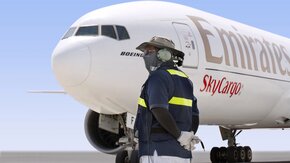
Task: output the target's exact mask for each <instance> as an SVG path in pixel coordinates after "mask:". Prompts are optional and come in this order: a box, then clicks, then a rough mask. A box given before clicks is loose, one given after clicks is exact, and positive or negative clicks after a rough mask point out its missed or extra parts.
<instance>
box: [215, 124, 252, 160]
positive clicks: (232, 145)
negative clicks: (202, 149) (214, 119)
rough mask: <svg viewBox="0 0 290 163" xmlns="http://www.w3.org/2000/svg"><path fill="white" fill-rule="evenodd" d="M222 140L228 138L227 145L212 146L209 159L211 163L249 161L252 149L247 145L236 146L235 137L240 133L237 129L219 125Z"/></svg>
mask: <svg viewBox="0 0 290 163" xmlns="http://www.w3.org/2000/svg"><path fill="white" fill-rule="evenodd" d="M220 131H221V135H222V138H223V140H228V147H227V148H226V147H220V148H218V147H214V148H212V150H211V152H210V160H211V162H212V163H220V162H231V163H234V162H251V161H252V150H251V148H250V147H249V146H245V147H242V146H237V143H236V137H237V136H238V135H239V134H240V133H241V131H242V130H241V131H239V132H238V133H237V134H236V132H237V130H233V129H226V128H223V127H220Z"/></svg>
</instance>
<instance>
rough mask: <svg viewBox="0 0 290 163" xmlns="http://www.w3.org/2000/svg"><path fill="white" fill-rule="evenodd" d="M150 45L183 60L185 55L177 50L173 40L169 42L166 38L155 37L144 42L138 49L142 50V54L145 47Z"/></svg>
mask: <svg viewBox="0 0 290 163" xmlns="http://www.w3.org/2000/svg"><path fill="white" fill-rule="evenodd" d="M148 45H152V46H155V47H157V48H159V49H162V48H166V49H168V50H170V51H171V52H172V54H173V55H175V56H178V57H181V58H183V57H184V53H183V52H182V51H179V50H177V49H175V44H174V43H173V41H172V40H169V39H167V38H164V37H159V36H154V37H152V39H151V40H150V41H149V42H143V43H142V44H140V45H139V46H138V47H137V48H136V49H138V50H141V51H142V52H143V51H144V50H145V47H146V46H148Z"/></svg>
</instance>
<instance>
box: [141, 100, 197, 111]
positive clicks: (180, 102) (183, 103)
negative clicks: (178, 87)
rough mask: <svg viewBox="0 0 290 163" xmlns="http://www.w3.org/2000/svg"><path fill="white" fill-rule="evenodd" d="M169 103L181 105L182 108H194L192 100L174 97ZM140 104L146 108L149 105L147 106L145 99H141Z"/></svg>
mask: <svg viewBox="0 0 290 163" xmlns="http://www.w3.org/2000/svg"><path fill="white" fill-rule="evenodd" d="M168 103H169V104H172V105H181V106H188V107H192V100H191V99H186V98H181V97H172V98H171V99H170V100H169V102H168ZM138 104H139V105H141V106H142V107H144V108H147V105H146V103H145V100H144V99H143V98H140V97H139V100H138Z"/></svg>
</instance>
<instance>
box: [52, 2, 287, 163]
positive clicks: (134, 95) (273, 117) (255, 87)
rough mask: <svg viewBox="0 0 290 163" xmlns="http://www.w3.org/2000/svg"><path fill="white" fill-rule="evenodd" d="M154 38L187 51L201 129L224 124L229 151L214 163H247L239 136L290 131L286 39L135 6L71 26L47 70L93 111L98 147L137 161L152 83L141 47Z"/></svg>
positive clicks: (93, 139)
mask: <svg viewBox="0 0 290 163" xmlns="http://www.w3.org/2000/svg"><path fill="white" fill-rule="evenodd" d="M153 36H163V37H166V38H169V39H172V40H173V42H174V43H175V45H176V48H177V49H179V50H181V51H183V52H184V53H185V58H184V62H183V65H182V67H180V69H181V70H182V71H184V72H185V73H186V74H187V75H188V76H189V78H190V79H191V80H192V81H193V84H194V91H195V92H194V93H195V96H196V97H197V99H198V107H199V109H200V124H201V125H214V126H219V128H220V131H221V135H222V139H223V140H228V147H214V148H212V150H211V152H210V159H211V161H212V162H226V161H229V162H251V160H252V150H251V148H250V147H249V146H245V147H242V146H238V145H237V141H236V136H237V135H238V134H239V133H240V132H241V131H243V130H247V129H260V128H272V129H284V128H290V109H289V104H290V40H289V39H288V38H285V37H282V36H279V35H275V34H272V33H269V32H266V31H263V30H260V29H257V28H254V27H250V26H248V25H245V24H241V23H238V22H235V21H232V20H229V19H226V18H223V17H219V16H216V15H213V14H210V13H206V12H203V11H200V10H197V9H194V8H191V7H187V6H184V5H180V4H175V3H171V2H162V1H136V2H128V3H122V4H117V5H112V6H108V7H104V8H101V9H97V10H95V11H92V12H90V13H88V14H86V15H84V16H82V17H81V18H79V19H78V20H77V21H76V22H75V23H73V24H72V25H71V27H70V28H69V30H68V31H67V32H66V33H65V35H64V36H63V37H62V39H61V40H60V41H59V43H58V44H57V46H56V47H55V49H54V51H53V54H52V58H51V66H52V69H53V72H54V74H55V76H56V79H57V81H58V82H59V83H60V85H61V86H62V87H63V89H64V92H65V93H66V94H68V95H70V96H71V97H73V98H74V99H75V100H77V101H79V102H80V103H82V104H84V105H85V106H86V107H88V108H89V110H88V113H87V115H86V120H85V131H86V136H87V138H88V140H89V141H90V143H91V144H92V146H94V147H95V148H96V149H97V150H99V151H101V152H104V153H108V154H117V155H116V162H117V163H123V162H128V160H129V161H130V162H135V161H136V155H137V154H136V153H138V151H137V150H136V146H137V145H136V140H135V138H134V133H133V127H134V118H135V115H136V111H137V106H138V97H139V94H140V90H141V86H142V84H143V82H144V81H145V80H146V78H147V77H148V72H147V70H146V69H145V66H144V61H143V59H142V55H143V54H142V52H141V51H138V50H136V47H137V46H138V45H139V44H141V43H142V42H144V41H148V40H150V38H152V37H153Z"/></svg>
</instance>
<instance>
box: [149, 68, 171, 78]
mask: <svg viewBox="0 0 290 163" xmlns="http://www.w3.org/2000/svg"><path fill="white" fill-rule="evenodd" d="M169 77H170V74H169V72H168V71H167V69H157V70H156V71H154V72H152V74H151V75H150V78H152V79H155V78H169Z"/></svg>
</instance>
